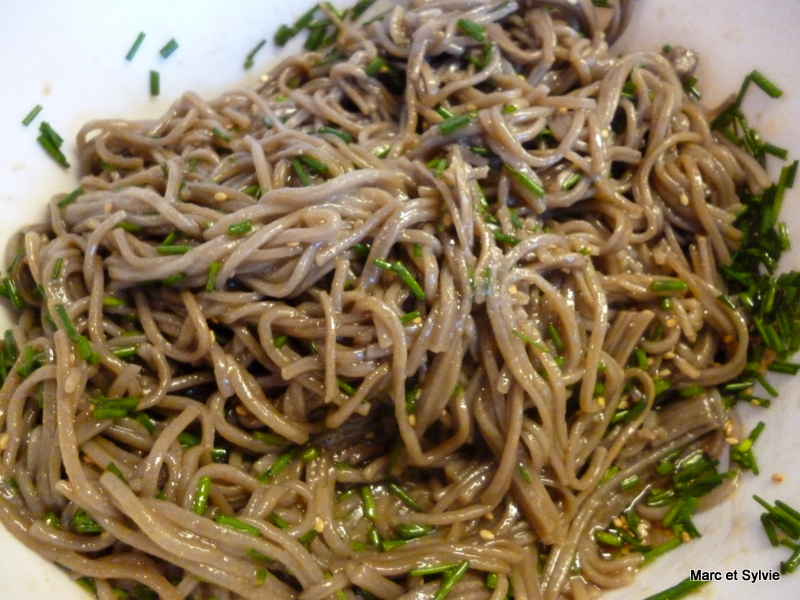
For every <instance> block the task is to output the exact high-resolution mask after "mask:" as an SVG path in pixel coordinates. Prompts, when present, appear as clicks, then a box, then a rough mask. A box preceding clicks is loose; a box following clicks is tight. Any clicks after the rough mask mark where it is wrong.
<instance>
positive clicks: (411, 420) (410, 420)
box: [408, 415, 417, 427]
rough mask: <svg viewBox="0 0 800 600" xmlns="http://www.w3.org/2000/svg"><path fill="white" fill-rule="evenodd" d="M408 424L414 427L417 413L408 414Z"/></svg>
mask: <svg viewBox="0 0 800 600" xmlns="http://www.w3.org/2000/svg"><path fill="white" fill-rule="evenodd" d="M408 424H409V425H411V426H412V427H415V426H416V425H417V415H408Z"/></svg>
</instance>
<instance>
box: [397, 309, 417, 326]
mask: <svg viewBox="0 0 800 600" xmlns="http://www.w3.org/2000/svg"><path fill="white" fill-rule="evenodd" d="M420 318H421V316H420V313H419V311H418V310H414V311H411V312H410V313H406V314H404V315H403V316H401V317H400V322H401V323H402V324H403V325H406V324H408V323H411V321H413V320H414V319H420Z"/></svg>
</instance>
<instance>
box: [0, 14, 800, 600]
mask: <svg viewBox="0 0 800 600" xmlns="http://www.w3.org/2000/svg"><path fill="white" fill-rule="evenodd" d="M612 1H614V0H612ZM634 1H635V3H636V4H637V7H636V11H637V12H636V14H635V17H634V22H633V24H632V25H631V28H630V29H629V31H628V33H627V34H626V36H625V37H624V38H623V40H622V41H621V43H620V47H621V48H624V49H627V50H634V49H647V50H656V49H658V48H660V47H661V45H663V44H664V43H672V44H682V45H686V46H689V47H692V48H694V49H696V50H698V51H700V53H701V56H702V60H703V63H702V66H701V69H700V72H699V76H700V81H701V83H700V85H701V88H702V90H703V91H704V93H705V97H706V99H711V100H713V101H718V100H720V99H721V98H724V97H725V96H726V95H727V93H729V92H733V91H735V90H736V89H738V85H739V83H740V82H741V80H742V77H743V76H744V75H745V74H746V73H748V72H749V71H750V70H752V69H754V68H758V69H760V70H761V71H763V72H764V73H765V74H766V75H767V76H769V77H770V78H772V79H773V80H774V81H775V82H777V83H779V84H780V85H781V87H783V88H784V90H785V94H784V96H783V97H782V98H781V99H780V100H768V99H767V98H766V97H765V96H764V95H763V94H760V93H759V92H758V91H754V92H752V93H751V95H750V97H749V99H748V102H747V108H748V112H749V114H750V115H751V121H753V122H754V123H756V124H757V125H758V127H759V129H760V131H761V133H762V135H763V137H764V138H765V139H767V140H769V141H771V142H772V143H774V144H777V145H779V146H784V147H787V148H789V149H790V150H791V154H792V156H793V157H800V78H798V76H797V72H796V66H795V65H796V64H797V62H798V59H800V36H798V35H797V27H798V26H800V2H797V1H796V0H762V1H761V2H752V1H751V0H726V1H725V2H724V3H723V2H720V1H718V0H717V1H715V0H671V1H664V0H634ZM307 5H310V1H309V0H298V1H297V2H295V3H288V2H279V1H276V0H234V1H230V2H212V1H211V0H170V1H169V2H162V1H156V0H137V1H136V2H126V3H123V2H109V1H107V0H106V1H100V0H72V1H71V2H57V1H55V0H28V1H27V2H25V3H24V4H23V3H22V2H13V3H12V2H11V1H10V0H3V1H2V2H0V245H2V247H3V248H4V247H5V242H6V240H7V239H8V236H9V235H10V234H11V232H13V231H15V230H17V229H18V228H19V227H21V226H22V225H24V224H27V223H30V222H33V221H38V220H40V219H42V218H43V217H44V206H45V203H46V201H47V199H48V198H49V197H50V196H51V195H52V194H54V193H57V192H59V191H69V190H72V189H74V188H75V187H76V185H77V184H76V169H75V168H72V169H70V170H69V171H64V170H62V169H61V168H60V167H58V166H56V165H55V163H53V162H52V161H51V160H50V159H49V158H48V157H47V156H45V154H44V153H43V152H42V150H41V149H40V148H39V146H38V144H37V143H36V136H37V133H38V132H37V127H38V123H39V122H40V121H41V120H46V121H48V122H49V123H51V124H52V125H53V127H55V129H56V130H57V131H58V132H59V133H61V134H62V135H63V137H64V138H65V139H66V140H67V141H66V144H65V149H66V154H67V157H68V159H69V160H70V162H72V163H75V156H74V141H73V140H74V138H75V134H76V133H77V131H78V129H79V128H80V126H81V125H82V124H83V123H84V122H86V121H87V120H90V119H93V118H106V117H125V118H144V117H155V116H158V115H160V114H161V113H162V112H163V111H165V110H166V109H167V107H168V106H169V104H170V103H171V101H172V100H173V99H174V98H175V97H176V96H178V95H179V94H181V93H182V92H183V91H184V90H194V91H196V92H198V93H200V94H202V95H204V96H213V95H215V94H217V93H219V92H221V91H222V90H224V89H226V88H228V87H231V86H236V85H241V84H246V83H248V82H251V81H253V80H254V79H255V78H256V77H258V75H259V74H260V72H261V71H263V70H264V69H265V68H266V67H268V66H269V65H270V64H271V61H272V60H274V59H273V58H272V55H273V52H274V50H273V49H271V48H274V47H273V46H272V44H271V43H270V44H268V46H267V47H265V48H264V49H262V50H261V52H260V53H259V54H258V55H257V57H256V64H255V67H254V68H252V69H250V70H248V71H244V70H243V68H242V63H243V61H244V58H245V56H246V55H247V53H248V52H249V51H250V50H251V49H252V48H253V46H255V44H256V43H258V41H259V40H261V39H262V38H268V39H270V40H271V38H272V34H273V32H274V31H275V29H276V28H277V26H278V24H280V23H285V22H290V21H291V20H292V18H293V17H295V16H296V15H298V14H300V12H302V10H303V9H304V8H305V7H306V6H307ZM231 7H233V8H235V10H234V11H229V10H227V9H229V8H231ZM140 31H144V32H145V33H146V34H147V37H146V39H145V41H144V43H143V45H142V46H141V48H140V49H139V52H138V54H137V55H136V57H135V58H134V60H133V61H132V62H127V61H126V60H125V58H124V57H125V54H126V53H127V52H128V49H129V48H130V46H131V44H132V43H133V41H134V39H135V38H136V36H137V34H138V33H139V32H140ZM173 37H174V38H175V39H176V40H177V41H178V42H179V44H180V47H179V48H178V50H177V51H176V52H175V53H174V54H173V55H172V56H170V57H169V58H168V59H163V58H162V57H161V56H160V55H159V54H158V50H159V49H160V48H161V47H162V46H163V45H164V44H165V43H166V42H167V41H169V40H170V39H171V38H173ZM151 69H155V70H158V71H160V73H161V95H160V96H159V97H157V98H151V97H150V96H149V87H148V73H149V71H150V70H151ZM36 104H42V105H43V106H44V110H43V111H42V113H41V114H40V115H39V117H38V118H37V120H36V122H35V123H34V124H33V125H31V126H30V127H27V128H26V127H23V126H22V125H21V124H20V121H21V119H22V118H23V117H24V116H25V115H26V114H27V113H28V111H29V110H30V109H31V108H32V107H33V106H34V105H36ZM772 166H773V170H777V168H779V166H778V165H777V163H776V164H773V165H772ZM798 202H800V189H797V190H794V191H791V192H790V193H789V194H787V199H786V201H785V204H784V219H785V220H787V221H788V222H789V225H790V229H791V230H792V231H793V233H794V234H795V236H800V217H798ZM798 239H800V237H798ZM797 246H798V247H800V243H798V244H797ZM0 262H3V263H4V262H5V261H0ZM785 266H786V267H789V268H795V269H800V250H797V249H795V250H793V251H792V252H790V253H789V255H788V257H787V260H786V261H785ZM7 323H8V315H7V314H5V313H2V314H0V326H5V325H6V324H7ZM773 380H774V381H777V386H778V387H779V389H780V391H781V396H780V398H779V399H777V400H775V401H774V403H773V407H772V408H771V409H769V410H768V411H763V410H761V411H757V410H754V409H752V410H749V411H746V412H745V415H744V417H745V420H746V422H747V423H748V426H752V424H754V423H755V422H756V421H757V420H759V419H763V420H764V421H766V422H767V429H766V431H765V433H764V435H763V437H762V438H761V439H760V440H759V442H758V444H757V446H756V452H757V456H758V459H759V462H760V465H761V469H762V474H761V475H760V476H759V477H747V478H746V479H745V481H744V483H743V485H742V487H741V489H740V490H739V492H738V494H737V495H736V497H735V498H734V499H733V501H732V502H730V503H728V504H725V505H723V506H720V507H718V508H717V509H715V510H713V511H710V512H709V513H706V514H704V515H702V516H701V517H699V518H698V519H697V521H698V523H699V525H700V529H701V531H702V533H703V537H702V538H701V539H699V540H695V541H692V542H691V543H690V544H688V545H686V546H684V547H683V548H682V549H681V550H679V551H678V552H674V553H672V555H670V556H667V557H666V558H664V559H662V560H659V561H657V562H656V563H655V564H654V565H653V566H650V567H648V568H647V569H645V570H644V571H643V572H642V574H641V576H640V578H639V580H638V581H637V584H636V586H635V587H633V588H628V589H626V590H620V591H618V592H615V593H612V594H610V595H609V596H608V597H609V598H613V599H615V600H622V599H634V600H635V599H641V598H644V597H646V596H647V595H649V594H652V593H654V592H656V591H659V590H661V589H663V588H665V587H667V586H669V585H672V584H674V583H676V582H677V581H679V580H681V579H683V578H684V577H687V576H688V575H689V570H690V569H704V570H712V571H722V572H723V573H726V572H728V571H733V570H737V572H738V577H739V580H738V581H723V582H720V583H714V584H712V585H711V586H708V587H707V588H705V589H704V590H703V591H702V592H701V593H699V594H698V595H697V597H698V598H719V599H722V598H725V599H733V600H745V599H747V600H749V599H750V598H770V599H771V600H790V599H797V598H800V573H797V574H795V575H793V576H786V577H783V578H781V580H780V581H778V582H770V583H764V582H759V583H750V582H744V581H742V572H743V570H745V569H749V570H755V569H777V568H778V564H779V561H780V560H782V559H784V558H785V557H786V556H787V555H788V550H787V549H786V548H780V549H773V548H770V547H769V545H768V544H767V542H766V539H765V537H764V535H763V532H762V531H761V525H760V524H759V522H758V515H759V513H760V512H761V511H760V509H759V507H758V505H756V503H755V502H754V501H753V500H752V499H751V495H752V494H754V493H757V494H760V495H762V496H764V497H765V498H767V499H768V500H774V499H776V498H781V499H784V500H785V501H788V502H790V503H794V504H796V505H797V504H800V469H798V468H797V467H796V465H797V461H798V458H797V457H798V456H799V454H798V452H799V451H800V434H799V433H798V432H799V431H800V414H799V413H798V408H800V388H799V387H798V383H793V382H791V381H790V380H789V379H787V378H773ZM773 473H782V474H783V475H784V476H785V481H784V482H783V483H780V484H778V483H774V482H773V481H772V480H771V475H772V474H773ZM55 597H58V598H60V599H61V600H79V599H85V598H86V597H87V596H86V594H85V593H84V592H83V591H81V590H80V589H79V588H78V587H77V586H75V585H74V584H72V583H70V582H69V580H68V579H67V578H66V577H65V575H64V574H63V573H62V572H60V570H59V569H57V568H55V567H53V566H52V565H50V564H48V563H46V562H44V561H43V560H42V559H40V558H39V557H38V556H36V555H34V554H33V553H32V552H30V551H29V550H27V549H26V548H24V547H23V546H21V545H20V544H19V543H18V542H16V540H14V539H13V538H12V537H11V536H10V535H9V534H7V532H5V531H4V530H2V529H0V598H13V599H14V600H40V599H42V598H55Z"/></svg>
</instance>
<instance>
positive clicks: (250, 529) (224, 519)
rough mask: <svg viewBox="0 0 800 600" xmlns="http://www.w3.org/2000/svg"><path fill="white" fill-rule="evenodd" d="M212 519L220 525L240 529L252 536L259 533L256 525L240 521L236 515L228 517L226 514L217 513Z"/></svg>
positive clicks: (257, 535) (256, 535)
mask: <svg viewBox="0 0 800 600" xmlns="http://www.w3.org/2000/svg"><path fill="white" fill-rule="evenodd" d="M214 520H215V521H216V522H217V523H219V524H220V525H223V526H225V527H229V528H230V529H235V530H236V531H241V532H242V533H246V534H248V535H252V536H253V537H259V536H260V535H261V532H260V531H259V530H258V528H257V527H254V526H253V525H250V524H249V523H245V522H244V521H240V520H239V519H237V518H236V517H230V516H228V515H217V518H216V519H214Z"/></svg>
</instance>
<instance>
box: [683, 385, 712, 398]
mask: <svg viewBox="0 0 800 600" xmlns="http://www.w3.org/2000/svg"><path fill="white" fill-rule="evenodd" d="M705 391H706V388H705V387H703V386H702V385H697V384H693V385H688V386H686V387H685V388H681V390H680V391H679V392H678V393H679V394H680V396H681V397H682V398H691V397H692V396H699V395H700V394H702V393H703V392H705Z"/></svg>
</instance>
